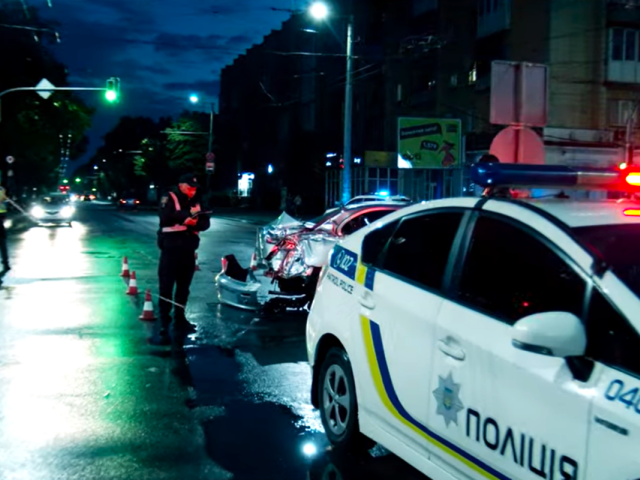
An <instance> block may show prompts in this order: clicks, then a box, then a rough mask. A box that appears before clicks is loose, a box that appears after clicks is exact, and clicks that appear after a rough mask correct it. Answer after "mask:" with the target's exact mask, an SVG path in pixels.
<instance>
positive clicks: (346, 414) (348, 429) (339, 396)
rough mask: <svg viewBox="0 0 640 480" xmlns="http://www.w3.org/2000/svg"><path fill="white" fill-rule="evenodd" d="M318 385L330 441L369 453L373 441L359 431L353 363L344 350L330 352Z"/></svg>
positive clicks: (339, 445) (321, 407)
mask: <svg viewBox="0 0 640 480" xmlns="http://www.w3.org/2000/svg"><path fill="white" fill-rule="evenodd" d="M318 386H319V388H318V396H319V397H318V405H320V416H321V418H322V425H323V426H324V430H325V432H326V434H327V438H328V439H329V441H330V442H331V443H332V444H333V445H335V446H336V447H339V448H345V449H350V450H368V449H369V448H370V447H371V446H372V442H371V441H369V440H368V439H366V438H365V437H364V436H363V435H362V434H360V431H359V427H358V401H357V398H356V387H355V383H354V381H353V373H352V370H351V363H350V362H349V357H347V354H346V352H345V351H344V350H342V349H341V348H332V349H331V350H329V353H328V354H327V356H326V357H325V359H324V361H323V363H322V368H321V370H320V377H319V383H318Z"/></svg>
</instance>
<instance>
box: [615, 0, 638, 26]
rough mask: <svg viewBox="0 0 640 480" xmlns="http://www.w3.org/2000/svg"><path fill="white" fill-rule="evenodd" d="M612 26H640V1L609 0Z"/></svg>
mask: <svg viewBox="0 0 640 480" xmlns="http://www.w3.org/2000/svg"><path fill="white" fill-rule="evenodd" d="M607 20H608V22H609V23H610V24H618V25H640V0H607Z"/></svg>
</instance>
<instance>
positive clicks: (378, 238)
mask: <svg viewBox="0 0 640 480" xmlns="http://www.w3.org/2000/svg"><path fill="white" fill-rule="evenodd" d="M399 223H400V222H399V221H396V222H392V223H389V224H387V225H385V226H383V227H380V228H377V229H375V230H374V231H373V232H371V233H370V234H369V235H367V236H366V237H365V238H364V240H363V242H362V263H364V264H366V265H374V266H379V265H378V259H379V258H380V254H381V253H382V251H383V250H384V247H386V246H387V242H389V239H390V238H391V235H393V232H395V231H396V228H398V224H399Z"/></svg>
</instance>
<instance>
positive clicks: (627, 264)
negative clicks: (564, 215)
mask: <svg viewBox="0 0 640 480" xmlns="http://www.w3.org/2000/svg"><path fill="white" fill-rule="evenodd" d="M573 231H574V232H575V234H576V235H577V236H578V238H580V239H581V240H582V241H583V242H584V243H585V244H586V245H587V247H588V248H590V249H591V250H593V251H594V252H596V253H597V254H599V255H600V256H601V257H602V258H604V261H605V262H606V264H607V265H609V266H610V267H611V270H613V273H615V274H616V276H617V277H618V278H619V279H620V280H622V281H623V282H624V283H625V284H626V285H627V287H629V288H630V289H631V291H633V293H635V294H636V295H637V296H638V297H640V249H639V248H638V245H640V224H633V225H599V226H597V227H582V228H575V229H574V230H573Z"/></svg>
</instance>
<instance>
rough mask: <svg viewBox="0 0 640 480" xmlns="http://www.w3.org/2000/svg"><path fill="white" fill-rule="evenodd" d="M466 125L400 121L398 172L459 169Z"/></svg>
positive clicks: (444, 120) (430, 120)
mask: <svg viewBox="0 0 640 480" xmlns="http://www.w3.org/2000/svg"><path fill="white" fill-rule="evenodd" d="M461 150H462V124H461V122H460V120H453V119H450V118H408V117H401V118H398V168H459V167H460V164H461V163H460V158H461V156H462V151H461Z"/></svg>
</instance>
